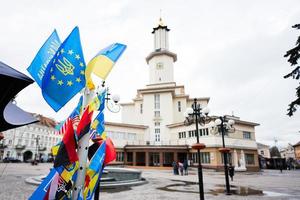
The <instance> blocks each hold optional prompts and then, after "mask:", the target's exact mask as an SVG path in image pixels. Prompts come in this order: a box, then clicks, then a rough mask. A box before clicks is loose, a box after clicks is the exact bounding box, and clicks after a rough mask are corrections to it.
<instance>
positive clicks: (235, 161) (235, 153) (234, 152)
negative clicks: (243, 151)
mask: <svg viewBox="0 0 300 200" xmlns="http://www.w3.org/2000/svg"><path fill="white" fill-rule="evenodd" d="M233 161H234V167H238V166H239V165H238V155H237V152H236V150H235V149H234V150H233Z"/></svg>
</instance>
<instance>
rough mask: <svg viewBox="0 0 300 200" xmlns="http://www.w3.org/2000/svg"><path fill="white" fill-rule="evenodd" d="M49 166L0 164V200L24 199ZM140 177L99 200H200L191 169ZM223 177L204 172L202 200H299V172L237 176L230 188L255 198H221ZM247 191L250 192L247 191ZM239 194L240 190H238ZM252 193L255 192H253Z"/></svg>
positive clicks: (158, 171)
mask: <svg viewBox="0 0 300 200" xmlns="http://www.w3.org/2000/svg"><path fill="white" fill-rule="evenodd" d="M51 167H52V164H39V165H38V166H31V165H30V164H28V163H20V164H11V163H9V164H5V163H0V175H1V177H0V199H1V200H22V199H27V198H28V197H29V196H30V194H31V193H32V192H33V191H34V190H35V188H36V186H33V185H29V184H26V183H25V179H26V178H27V177H31V176H38V175H42V174H46V173H47V172H48V171H49V169H50V168H51ZM141 170H142V171H143V173H142V176H143V177H144V178H146V179H147V181H148V183H147V184H144V185H140V186H135V187H132V188H120V189H110V190H106V191H102V192H101V194H100V199H102V200H112V199H122V200H140V199H145V200H163V199H182V200H190V199H191V200H192V199H199V193H197V192H198V185H197V184H196V182H197V180H198V176H197V170H196V169H191V170H190V173H189V175H188V176H178V175H176V176H175V175H173V174H172V171H171V170H168V169H164V170H162V169H141ZM224 182H225V181H224V175H223V173H221V172H214V171H210V170H204V183H205V185H204V189H205V199H221V200H227V199H234V200H235V199H243V200H244V199H275V200H279V199H289V200H296V199H300V170H296V171H283V173H280V172H279V171H277V170H276V171H273V170H267V171H264V172H259V173H236V175H235V176H234V181H233V182H231V185H233V186H234V188H233V189H237V188H238V187H241V186H243V187H242V188H240V189H241V192H242V193H247V192H250V193H251V192H253V190H251V189H254V190H261V191H263V194H257V195H248V196H242V195H230V196H227V195H224V194H223V192H221V191H222V190H223V187H224V186H223V185H224ZM249 188H250V189H249ZM238 191H240V190H238ZM254 192H255V191H254Z"/></svg>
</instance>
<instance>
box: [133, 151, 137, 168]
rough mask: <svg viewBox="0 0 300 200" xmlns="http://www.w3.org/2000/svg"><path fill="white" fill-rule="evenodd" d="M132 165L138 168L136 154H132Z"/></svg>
mask: <svg viewBox="0 0 300 200" xmlns="http://www.w3.org/2000/svg"><path fill="white" fill-rule="evenodd" d="M132 165H133V166H136V152H135V151H134V152H132Z"/></svg>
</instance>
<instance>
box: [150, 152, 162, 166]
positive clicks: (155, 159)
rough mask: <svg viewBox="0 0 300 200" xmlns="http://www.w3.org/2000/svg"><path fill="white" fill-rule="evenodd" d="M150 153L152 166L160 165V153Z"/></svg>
mask: <svg viewBox="0 0 300 200" xmlns="http://www.w3.org/2000/svg"><path fill="white" fill-rule="evenodd" d="M149 154H150V162H149V165H150V166H160V164H159V153H156V152H155V153H149Z"/></svg>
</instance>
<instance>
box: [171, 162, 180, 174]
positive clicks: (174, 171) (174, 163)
mask: <svg viewBox="0 0 300 200" xmlns="http://www.w3.org/2000/svg"><path fill="white" fill-rule="evenodd" d="M172 167H173V173H174V175H178V174H179V172H178V165H177V162H176V161H173V163H172Z"/></svg>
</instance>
